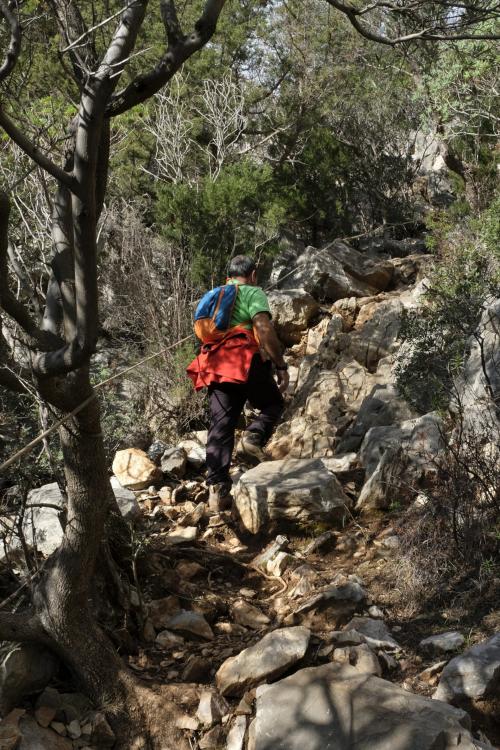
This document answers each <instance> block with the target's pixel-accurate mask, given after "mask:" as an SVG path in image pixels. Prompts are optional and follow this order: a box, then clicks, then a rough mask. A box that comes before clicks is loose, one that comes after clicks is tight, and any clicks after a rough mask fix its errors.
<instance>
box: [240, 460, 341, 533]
mask: <svg viewBox="0 0 500 750" xmlns="http://www.w3.org/2000/svg"><path fill="white" fill-rule="evenodd" d="M233 496H234V500H235V506H236V510H237V512H238V515H239V518H240V520H241V523H242V525H243V527H244V528H245V529H246V530H247V531H249V532H250V533H252V534H256V533H257V532H258V531H260V529H261V528H263V527H265V526H266V525H267V524H268V522H269V521H272V520H280V519H281V520H287V521H290V522H295V523H300V524H308V523H315V522H318V521H324V522H329V523H330V522H331V523H335V522H338V523H340V522H341V521H342V519H343V518H344V517H345V515H346V508H349V507H350V506H351V504H352V501H351V500H350V498H348V497H347V495H346V494H345V493H344V491H343V489H342V486H341V484H340V482H339V481H338V479H337V478H336V477H335V476H334V475H333V474H331V473H330V472H329V471H328V470H327V468H326V467H325V465H324V464H323V463H322V461H320V460H319V459H317V460H308V459H284V460H281V461H268V462H265V463H261V464H259V465H258V466H256V467H255V468H253V469H250V471H247V472H246V473H245V474H243V476H242V477H241V478H240V480H239V482H238V484H237V485H236V487H235V488H234V491H233Z"/></svg>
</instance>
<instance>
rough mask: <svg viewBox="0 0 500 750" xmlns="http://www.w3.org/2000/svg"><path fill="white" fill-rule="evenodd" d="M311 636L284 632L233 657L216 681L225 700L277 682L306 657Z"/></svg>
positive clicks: (294, 630)
mask: <svg viewBox="0 0 500 750" xmlns="http://www.w3.org/2000/svg"><path fill="white" fill-rule="evenodd" d="M310 637H311V633H310V631H309V630H308V628H304V627H301V626H298V627H294V628H280V629H278V630H274V631H273V632H272V633H268V634H267V635H265V636H264V638H262V639H261V640H260V641H258V643H256V644H255V645H253V646H250V647H249V648H246V649H244V650H243V651H241V652H240V653H239V654H237V656H232V657H231V658H229V659H226V661H225V662H224V663H223V664H222V666H221V667H220V668H219V670H218V672H217V674H216V676H215V679H216V682H217V688H218V690H219V691H220V693H221V694H222V695H224V696H233V695H241V694H243V693H244V692H245V690H248V689H249V688H252V687H255V686H256V685H260V684H261V683H262V682H265V681H266V680H273V679H276V677H279V676H280V675H281V674H283V672H285V671H286V670H287V669H289V668H290V667H291V666H292V665H293V664H296V663H297V662H298V661H300V659H302V658H303V657H304V656H305V653H306V651H307V647H308V646H309V639H310Z"/></svg>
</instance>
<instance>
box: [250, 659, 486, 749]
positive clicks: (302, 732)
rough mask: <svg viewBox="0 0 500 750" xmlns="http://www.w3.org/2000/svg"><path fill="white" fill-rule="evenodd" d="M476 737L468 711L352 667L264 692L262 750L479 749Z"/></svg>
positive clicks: (258, 741)
mask: <svg viewBox="0 0 500 750" xmlns="http://www.w3.org/2000/svg"><path fill="white" fill-rule="evenodd" d="M469 730H470V718H469V716H468V715H467V714H466V713H465V711H462V710H460V709H457V708H453V707H452V706H448V705H446V704H445V703H440V702H439V701H433V700H432V699H429V698H424V697H422V696H420V695H413V694H412V693H409V692H408V691H406V690H403V689H402V688H401V687H399V686H398V685H394V684H392V683H390V682H387V681H386V680H382V679H380V678H379V677H376V676H374V675H370V674H366V673H359V672H357V671H356V669H355V668H354V667H352V666H350V665H348V664H342V665H340V664H327V665H324V666H321V667H311V668H308V669H302V670H300V671H299V672H296V673H295V674H293V675H291V676H290V677H286V678H285V679H283V680H280V681H279V682H277V683H275V684H274V685H270V686H267V685H263V686H261V687H259V688H258V689H257V710H256V720H255V727H254V750H304V748H307V750H323V749H324V748H328V750H354V748H355V749H356V750H438V749H439V750H452V748H456V747H457V745H458V746H460V747H462V746H463V747H464V748H465V747H467V748H468V749H469V750H472V748H474V747H475V745H474V741H473V739H472V735H471V733H470V731H469Z"/></svg>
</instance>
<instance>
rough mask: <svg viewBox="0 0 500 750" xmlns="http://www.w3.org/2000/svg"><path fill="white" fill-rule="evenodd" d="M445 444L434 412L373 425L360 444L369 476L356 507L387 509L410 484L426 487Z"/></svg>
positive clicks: (438, 420) (438, 419) (440, 426)
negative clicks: (389, 424)
mask: <svg viewBox="0 0 500 750" xmlns="http://www.w3.org/2000/svg"><path fill="white" fill-rule="evenodd" d="M410 429H411V431H410ZM408 433H409V434H408ZM444 447H445V440H444V428H443V423H442V421H441V419H440V418H439V416H438V415H437V414H434V413H431V414H425V415H424V416H423V417H420V418H419V419H416V420H408V421H407V422H403V423H402V424H401V425H399V426H394V427H388V428H380V427H373V428H372V429H371V430H369V431H368V432H367V434H366V436H365V439H364V441H363V443H362V445H361V451H360V458H361V462H362V464H363V465H364V466H365V467H366V468H367V477H368V478H367V481H366V482H365V484H364V485H363V487H362V489H361V492H360V494H359V497H358V500H357V502H356V507H357V508H358V509H362V510H367V509H372V508H387V507H389V505H390V503H391V500H393V499H396V500H399V499H400V495H401V493H403V494H406V495H407V494H408V492H411V488H412V487H413V488H416V487H420V488H423V487H425V484H426V482H427V481H429V479H432V477H434V476H435V473H436V466H435V463H434V461H435V458H436V456H437V455H438V454H439V453H440V452H442V451H443V449H444ZM377 453H378V454H379V455H380V458H379V460H378V462H377V460H376V459H377Z"/></svg>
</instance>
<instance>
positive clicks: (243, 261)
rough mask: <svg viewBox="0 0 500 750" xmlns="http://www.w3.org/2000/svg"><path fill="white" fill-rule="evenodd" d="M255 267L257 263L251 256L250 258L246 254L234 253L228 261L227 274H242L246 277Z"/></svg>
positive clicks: (230, 275)
mask: <svg viewBox="0 0 500 750" xmlns="http://www.w3.org/2000/svg"><path fill="white" fill-rule="evenodd" d="M256 268H257V264H256V262H255V261H254V260H253V258H250V257H249V256H248V255H235V256H234V258H231V260H230V261H229V265H228V267H227V275H228V276H229V277H230V278H231V277H232V276H243V277H244V278H247V277H248V276H250V274H251V273H252V271H255V269H256Z"/></svg>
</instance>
